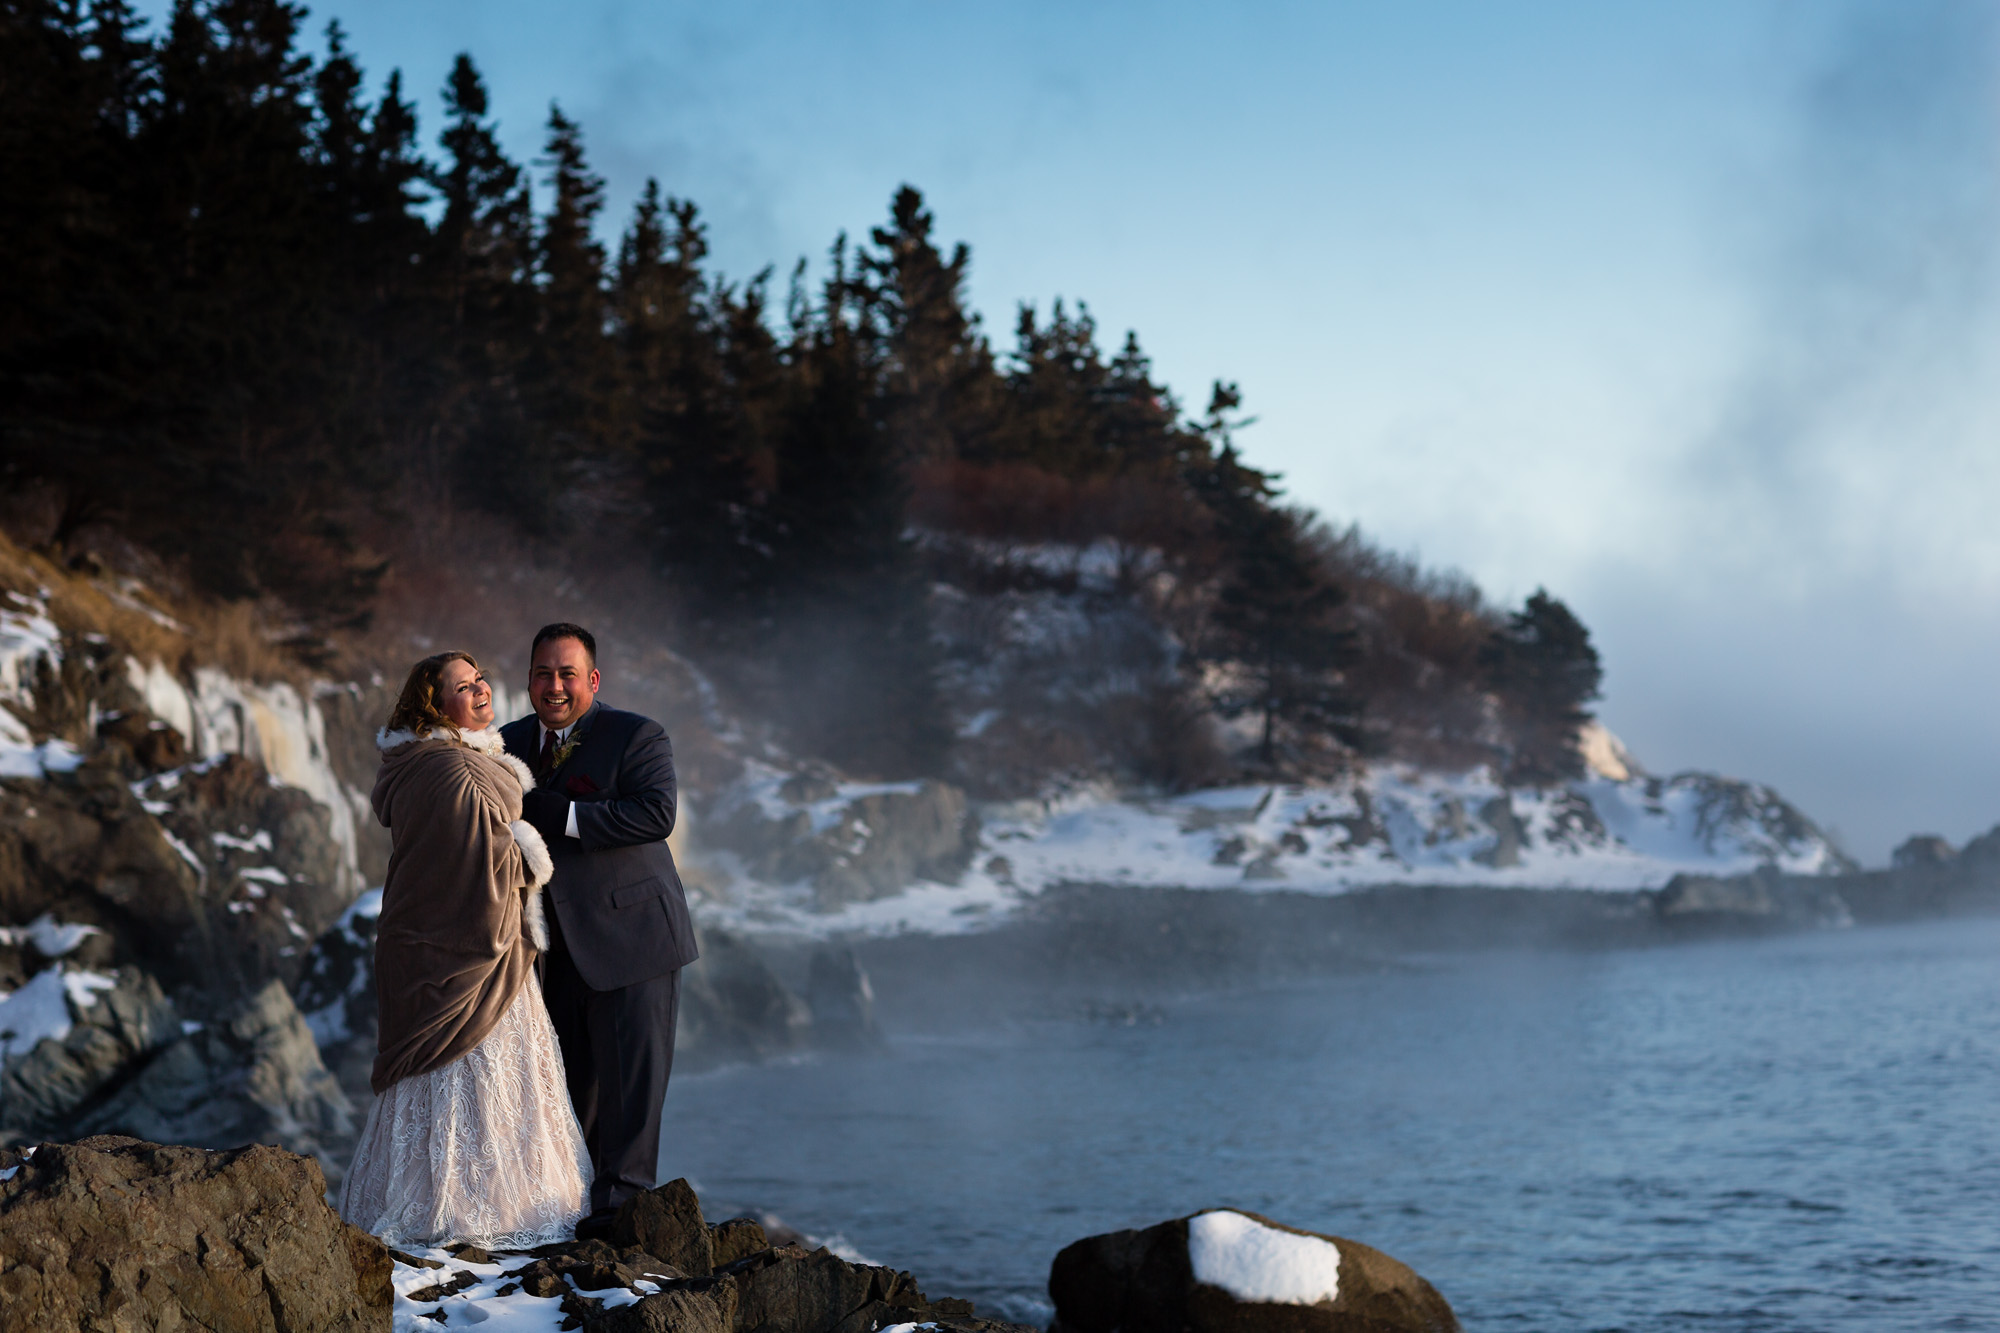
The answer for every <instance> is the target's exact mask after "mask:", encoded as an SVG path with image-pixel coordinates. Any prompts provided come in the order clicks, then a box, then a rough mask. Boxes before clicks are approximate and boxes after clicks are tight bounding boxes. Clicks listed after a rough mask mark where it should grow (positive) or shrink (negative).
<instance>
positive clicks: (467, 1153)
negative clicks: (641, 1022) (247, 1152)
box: [340, 652, 591, 1249]
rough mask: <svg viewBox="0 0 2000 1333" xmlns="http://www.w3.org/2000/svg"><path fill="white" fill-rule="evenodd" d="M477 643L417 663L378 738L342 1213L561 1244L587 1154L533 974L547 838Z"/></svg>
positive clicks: (482, 1236)
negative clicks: (367, 940) (365, 1002)
mask: <svg viewBox="0 0 2000 1333" xmlns="http://www.w3.org/2000/svg"><path fill="white" fill-rule="evenodd" d="M492 724H493V691H492V689H491V688H490V687H489V686H488V685H487V683H486V678H485V677H484V676H483V675H481V674H480V671H479V664H478V663H477V662H475V661H473V660H472V657H471V655H470V654H467V653H459V652H451V653H439V654H437V655H436V656H434V657H427V658H425V659H424V660H423V661H421V662H419V663H417V665H416V666H415V667H414V668H413V669H412V670H411V672H410V678H409V680H408V682H407V683H405V684H404V686H403V693H402V696H401V697H400V698H399V699H398V700H397V701H396V708H395V711H394V712H393V713H392V714H391V715H390V717H389V725H388V726H387V727H385V728H383V730H382V733H381V735H379V736H378V737H377V738H376V743H377V745H379V746H380V748H381V750H382V768H381V771H380V772H379V773H378V774H377V776H376V779H375V793H374V796H373V805H374V807H375V817H376V818H377V819H379V820H381V821H382V823H383V824H385V825H387V826H388V829H389V836H390V841H391V844H392V847H393V850H392V851H391V853H390V856H389V872H388V876H387V879H386V881H385V883H384V885H383V891H382V915H381V918H380V920H379V921H378V923H377V925H376V934H375V993H376V997H377V1000H378V1002H379V1005H380V1010H381V1018H380V1024H381V1026H380V1031H379V1036H378V1038H377V1050H378V1054H377V1056H376V1058H375V1068H374V1072H373V1077H372V1082H373V1084H374V1087H375V1092H376V1093H377V1097H376V1100H375V1105H374V1106H373V1107H372V1108H371V1109H370V1110H369V1112H368V1120H367V1123H366V1124H365V1125H364V1126H363V1128H362V1131H361V1140H360V1142H359V1144H358V1145H357V1146H356V1148H355V1152H354V1162H353V1165H352V1166H351V1167H350V1168H349V1169H348V1173H347V1179H346V1182H345V1184H344V1185H343V1186H342V1189H341V1198H340V1215H341V1216H342V1217H344V1218H346V1219H347V1220H348V1221H350V1222H352V1223H354V1224H355V1225H357V1226H359V1227H361V1228H362V1229H363V1230H366V1231H370V1232H373V1233H374V1234H375V1235H377V1236H379V1237H381V1238H382V1239H383V1240H384V1241H386V1242H388V1243H389V1244H392V1245H402V1246H434V1245H442V1244H444V1243H445V1242H447V1241H468V1242H470V1243H472V1244H475V1245H478V1246H481V1247H483V1248H486V1249H529V1248H532V1247H534V1246H536V1245H542V1244H546V1243H548V1242H550V1241H555V1240H562V1239H566V1238H568V1236H569V1235H570V1234H571V1230H572V1228H573V1227H574V1226H575V1224H576V1220H577V1218H579V1217H580V1216H582V1214H583V1211H584V1206H585V1197H586V1194H587V1192H588V1189H589V1186H590V1177H591V1169H590V1157H589V1154H588V1152H587V1151H586V1150H585V1148H584V1142H583V1134H582V1131H581V1130H580V1129H579V1128H578V1126H577V1120H576V1114H575V1112H574V1111H573V1110H572V1109H571V1108H570V1101H569V1093H568V1089H567V1086H566V1084H565V1082H564V1079H563V1065H562V1054H561V1051H560V1050H559V1049H558V1047H557V1045H556V1038H555V1030H554V1029H553V1028H552V1027H551V1026H550V1023H549V1015H548V1011H547V1010H546V1009H545V1008H543V1006H542V997H541V988H540V987H539V986H538V985H536V984H535V958H536V955H537V953H538V951H539V950H540V949H542V948H545V947H546V939H547V937H546V934H545V930H544V926H543V922H542V911H541V899H540V889H541V886H542V885H543V884H545V883H547V882H548V878H549V873H550V868H551V867H550V861H549V853H548V848H547V846H546V845H544V843H543V842H542V839H541V836H540V835H539V834H537V833H536V832H535V830H534V828H533V827H531V826H530V825H528V824H525V823H522V822H521V796H522V794H523V793H524V792H526V791H529V790H531V789H532V788H533V787H534V785H535V780H534V778H533V777H532V776H531V775H530V774H529V772H528V769H527V766H526V765H525V764H523V763H521V761H520V760H518V759H515V758H513V757H512V756H510V755H508V754H506V753H505V752H504V751H503V750H502V747H501V743H500V733H499V732H497V731H494V730H492V729H491V728H492Z"/></svg>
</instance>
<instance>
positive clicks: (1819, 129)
mask: <svg viewBox="0 0 2000 1333" xmlns="http://www.w3.org/2000/svg"><path fill="white" fill-rule="evenodd" d="M329 16H334V17H338V18H339V19H340V21H341V22H342V24H343V25H344V26H345V27H346V29H347V30H348V33H349V37H350V42H351V44H352V46H353V48H354V51H355V53H356V55H357V56H358V57H359V58H360V60H361V61H362V63H363V65H364V67H365V68H366V69H367V70H368V72H369V75H370V78H371V84H372V85H374V86H379V81H380V78H381V77H382V76H383V75H384V74H386V73H387V71H388V69H389V68H391V67H392V66H399V67H401V68H402V70H403V71H404V76H405V79H406V82H407V85H408V86H409V87H410V88H411V89H413V90H415V91H417V92H419V93H421V94H422V95H423V112H424V134H425V138H426V140H427V141H432V140H434V138H435V134H436V131H437V128H438V125H439V117H438V108H437V99H436V96H435V90H436V89H437V88H438V87H439V85H440V84H441V83H442V81H443V78H444V75H445V72H446V70H447V68H448V67H449V63H450V60H451V58H452V56H453V55H454V54H455V53H456V52H458V51H461V50H465V51H469V52H471V53H472V55H473V57H474V58H475V60H477V61H478V63H479V65H480V67H481V68H482V70H483V71H484V72H485V74H486V76H487V79H488V82H489V85H490V87H491V88H492V91H493V93H494V97H495V106H496V111H497V114H498V116H499V119H500V122H501V130H502V135H503V138H504V139H505V141H506V142H507V144H508V145H509V147H510V149H511V151H512V152H513V153H514V155H515V156H516V157H517V158H523V159H525V158H529V157H532V156H534V155H535V153H536V152H537V151H538V149H539V147H540V142H541V137H542V126H543V123H544V121H545V120H546V117H547V112H548V105H549V102H550V101H551V100H552V99H553V100H555V101H558V102H560V103H561V105H562V106H563V109H564V110H565V111H566V112H567V113H568V114H569V115H571V116H572V117H573V118H575V119H577V120H579V121H581V122H582V124H583V126H584V130H585V135H586V141H587V144H588V146H589V150H590V152H591V156H592V159H593V162H594V164H595V165H596V167H597V169H598V170H599V171H600V172H601V173H602V174H604V175H605V176H606V177H607V178H608V181H609V185H610V191H609V193H610V198H611V201H612V206H611V208H610V209H609V210H608V217H607V224H608V228H610V229H615V228H617V227H619V226H622V225H623V223H624V221H625V218H626V216H627V214H628V212H629V208H630V205H631V201H632V199H633V198H634V197H635V196H636V194H637V192H638V190H639V188H640V187H641V185H642V184H643V182H644V180H645V178H646V177H647V176H648V175H655V176H658V177H659V179H660V181H661V184H662V186H663V187H664V188H665V189H666V190H667V191H668V192H669V193H672V194H676V195H681V196H684V197H688V198H692V199H694V200H695V201H696V202H697V203H699V204H700V205H701V206H702V208H703V210H704V212H705V214H706V216H707V218H708V220H709V222H710V224H711V228H712V233H711V236H712V241H713V243H714V250H715V256H716V259H717V261H718V263H719V265H720V267H721V268H723V269H724V270H725V271H727V272H729V273H731V274H733V275H738V276H747V275H749V274H751V273H753V272H755V271H756V270H758V269H760V268H762V267H764V266H765V265H767V264H773V265H776V266H777V267H778V269H779V272H780V274H781V275H782V274H783V272H784V271H785V270H786V269H788V268H789V266H790V264H791V263H792V261H793V260H795V259H796V258H797V257H799V256H800V255H806V256H809V257H811V258H813V259H815V260H817V259H818V258H819V257H820V256H821V255H823V254H824V252H825V249H826V247H827V245H828V244H829V243H830V241H831V240H832V238H833V236H834V235H835V233H836V232H838V231H840V230H841V229H846V230H847V231H848V232H850V233H851V234H859V233H862V232H863V231H865V229H866V228H868V227H869V226H872V225H874V224H876V223H877V222H879V221H880V220H881V219H882V218H883V216H884V215H885V214H886V211H887V203H888V200H889V197H890V195H891V193H892V192H893V191H894V190H895V188H896V187H897V186H898V185H899V184H901V183H903V182H905V181H908V182H910V183H912V184H915V185H917V186H918V187H919V188H921V189H922V190H923V191H924V192H925V194H926V196H927V197H928V199H929V200H930V203H931V205H932V207H933V210H934V212H935V213H936V215H937V218H938V224H939V229H940V231H941V233H942V234H943V237H944V239H946V240H953V239H964V240H965V241H967V242H968V243H970V245H971V247H972V250H973V263H974V269H973V280H972V290H973V296H974V301H975V304H976V305H977V306H978V307H979V308H980V309H981V310H983V311H984V312H985V315H986V318H987V322H988V326H989V328H990V329H991V331H992V332H993V333H994V334H995V336H996V341H998V342H1000V343H1002V344H1003V345H1004V343H1005V342H1006V341H1008V338H1009V335H1010V333H1011V326H1012V317H1013V310H1014V306H1015V304H1016V302H1018V301H1020V300H1024V299H1027V300H1035V301H1039V302H1042V303H1044V304H1046V302H1047V301H1048V300H1049V299H1050V298H1051V297H1053V296H1056V295H1062V296H1065V297H1068V298H1071V299H1075V298H1079V297H1080V298H1083V299H1085V300H1087V301H1089V303H1090V305H1091V307H1092V309H1093V311H1094V312H1095V313H1096V314H1097V316H1098V318H1099V322H1100V325H1101V326H1102V327H1103V328H1104V329H1105V332H1106V340H1107V341H1115V340H1116V339H1117V338H1118V337H1119V336H1121V335H1122V332H1123V331H1124V330H1125V329H1127V328H1136V329H1137V330H1138V331H1139V333H1140V336H1141V338H1142V340H1143V342H1144V343H1145V345H1146V347H1147V349H1148V350H1149V351H1150V352H1151V354H1152V355H1153V357H1154V361H1155V365H1156V368H1157V369H1158V371H1159V372H1160V373H1161V374H1162V376H1163V377H1164V378H1165V379H1166V380H1167V381H1168V382H1169V383H1171V384H1172V385H1173V386H1174V387H1175V389H1176V391H1177V392H1178V393H1179V394H1180V396H1181V397H1182V399H1183V400H1184V402H1186V403H1187V404H1189V405H1190V406H1192V407H1199V406H1200V404H1201V400H1202V399H1203V398H1204V396H1205V393H1206V389H1207V385H1208V383H1209V381H1210V380H1211V379H1214V378H1216V377H1221V378H1225V379H1232V380H1236V381H1238V382H1240V383H1241V385H1242V387H1243V389H1244V391H1245V394H1246V396H1247V399H1248V406H1249V409H1250V410H1251V411H1253V412H1255V413H1256V414H1257V415H1258V416H1259V418H1260V420H1259V423H1258V424H1257V425H1256V426H1255V427H1253V428H1252V429H1251V430H1249V431H1248V432H1247V433H1246V434H1245V435H1244V436H1243V437H1242V443H1243V445H1244V447H1245V449H1246V451H1247V452H1248V453H1249V454H1250V456H1251V458H1252V459H1253V461H1255V462H1258V463H1259V464H1261V465H1263V466H1266V467H1270V468H1275V469H1277V470H1279V471H1281V472H1283V473H1284V474H1285V476H1286V479H1287V483H1288V485H1289V486H1290V488H1291V492H1292V494H1293V495H1294V496H1295V497H1296V498H1298V499H1299V500H1302V501H1304V502H1306V503H1309V504H1311V505H1313V506H1314V507H1315V508H1317V509H1319V510H1320V511H1321V512H1323V513H1324V514H1325V515H1326V516H1327V517H1328V518H1329V519H1332V520H1334V521H1336V522H1340V523H1346V522H1349V521H1358V522H1359V523H1360V524H1361V525H1362V526H1363V528H1364V530H1366V531H1368V532H1370V533H1372V534H1373V535H1374V536H1375V537H1376V538H1378V539H1379V540H1381V541H1383V542H1385V543H1386V544H1388V545H1391V546H1393V547H1396V548H1398V549H1401V550H1406V551H1414V552H1416V553H1418V554H1420V555H1421V556H1422V557H1423V558H1424V559H1425V560H1427V561H1429V562H1432V563H1436V564H1441V565H1450V566H1455V567H1458V568H1460V569H1463V570H1464V571H1466V572H1467V573H1469V574H1471V575H1472V576H1473V577H1475V578H1476V579H1478V580H1479V581H1480V583H1481V584H1482V585H1484V586H1485V587H1486V588H1487V589H1488V590H1489V592H1491V593H1492V594H1494V595H1495V596H1496V597H1497V598H1500V599H1502V600H1505V601H1518V600H1519V599H1520V598H1521V597H1523V596H1525V595H1526V594H1527V593H1528V592H1530V591H1532V590H1533V589H1534V588H1535V587H1536V586H1538V585H1544V584H1545V585H1546V586H1548V588H1549V589H1550V590H1551V591H1553V592H1555V593H1556V594H1557V595H1559V596H1561V597H1563V598H1565V599H1566V600H1568V601H1569V602H1570V603H1571V605H1572V606H1574V607H1575V608H1576V609H1577V611H1578V612H1579V613H1580V614H1581V615H1582V616H1583V618H1584V619H1585V621H1586V622H1587V623H1588V624H1589V625H1590V626H1591V627H1592V629H1593V631H1594V633H1595V634H1596V637H1597V642H1598V645H1599V647H1600V649H1601V651H1602V652H1603V654H1604V657H1605V661H1606V667H1607V677H1606V699H1605V701H1604V703H1603V705H1602V710H1601V711H1602V715H1603V716H1604V718H1605V720H1606V721H1607V722H1608V723H1609V724H1610V725H1611V726H1612V727H1613V728H1614V729H1615V730H1617V731H1618V732H1620V733H1621V734H1622V735H1623V736H1624V737H1625V739H1626V740H1627V742H1628V743H1629V744H1630V746H1631V747H1632V749H1633V750H1634V751H1635V752H1636V753H1637V754H1638V756H1639V757H1640V759H1641V760H1642V761H1643V762H1644V763H1645V764H1647V765H1648V766H1649V767H1650V768H1652V769H1654V770H1655V771H1662V772H1671V771H1675V770H1678V769H1682V768H1696V767H1699V768H1710V769H1717V770H1721V771H1724V772H1728V773H1732V774H1735V775H1739V776H1745V777H1754V778H1758V779H1762V780H1766V781H1770V782H1773V783H1774V784H1776V785H1777V786H1778V787H1779V789H1780V790H1782V791H1783V792H1784V793H1785V794H1787V795H1788V796H1790V797H1791V798H1792V799H1793V800H1795V801H1796V802H1798V803H1799V804H1800V805H1802V806H1803V807H1804V808H1805V809H1806V810H1807V811H1808V812H1809V813H1811V814H1813V815H1814V816H1815V817H1817V818H1819V819H1821V820H1822V821H1824V822H1827V823H1830V824H1832V825H1833V826H1835V827H1836V829H1837V830H1838V832H1839V833H1840V834H1841V835H1842V836H1843V837H1844V838H1845V840H1846V841H1847V843H1848V844H1849V845H1850V847H1851V848H1852V849H1853V850H1854V851H1856V852H1857V853H1859V854H1860V855H1862V856H1863V857H1864V858H1865V859H1868V860H1870V861H1880V860H1882V859H1885V858H1886V856H1887V853H1888V850H1889V848H1890V847H1891V846H1892V845H1893V844H1894V843H1895V842H1896V841H1898V840H1899V839H1900V838H1901V837H1902V836H1903V835H1905V834H1907V833H1910V832H1914V831H1919V830H1923V831H1936V832H1942V833H1944V834H1946V835H1947V836H1949V837H1951V838H1953V839H1954V840H1955V841H1962V840H1963V839H1964V838H1966V837H1967V836H1969V835H1971V834H1974V833H1977V832H1981V831H1984V830H1985V829H1987V828H1989V827H1991V826H1992V825H1994V824H1995V823H1996V822H2000V705H1996V701H1995V694H1994V689H1993V680H1994V674H1995V673H1994V671H1993V669H1992V664H1993V663H1994V662H1995V661H1996V660H2000V653H1996V650H2000V613H1996V611H1995V607H1996V605H2000V602H1997V601H1996V596H2000V523H1996V522H1995V520H1994V510H1995V507H1996V502H2000V450H1996V448H1995V447H1994V446H1995V443H1996V440H2000V434H1996V428H2000V410H1996V408H2000V404H1996V402H1995V390H1994V388H1993V386H1994V385H1996V384H2000V375H1996V374H1995V372H1996V370H2000V320H1996V319H1995V315H1994V305H1993V299H1992V298H1993V295H1994V293H1993V282H1994V260H1995V258H1996V249H1997V248H2000V77H1996V75H2000V9H1995V8H1994V7H1993V6H1991V5H1989V4H1985V3H1981V2H1980V0H1677V2H1676V3H1673V4H1664V3H1662V4H1654V5H1643V6H1642V5H1631V4H1619V5H1607V4H1603V3H1601V2H1600V3H1557V2H1555V0H1544V2H1542V3H1513V4H1507V5H1496V4H1493V3H1490V0H1418V2H1414V3H1396V4H1392V3H1388V2H1387V0H1373V2H1372V3H1365V4H1364V3H1338V2H1335V0H1325V2H1323V3H1317V4H1255V3H1245V4H1238V5H1234V6H1228V7H1222V6H1195V5H1188V4H1148V5H1139V4H1129V3H1127V4H1110V3H1089V2H1088V0H1070V2H1069V3H1064V4H1048V3H1030V4H1020V5H1015V6H1012V7H1007V8H1004V9H1003V8H1000V7H994V6H981V7H974V6H969V5H954V4H938V3H931V4H921V5H920V4H913V3H881V2H877V0H849V2H848V3H843V4H839V5H833V4H805V3H755V2H751V0H745V2H743V3H738V4H733V5H706V4H705V5H693V4H680V3H652V4H634V3H622V2H621V0H569V3H565V4H562V5H553V4H529V3H523V2H521V0H478V2H477V3H474V2H472V0H395V2H394V3H389V2H387V0H337V2H336V3H332V4H325V5H320V6H317V7H316V8H315V9H314V11H313V16H312V19H311V23H312V26H313V27H314V29H315V30H317V29H318V28H319V27H320V26H322V25H323V24H324V22H325V20H326V19H327V18H328V17H329Z"/></svg>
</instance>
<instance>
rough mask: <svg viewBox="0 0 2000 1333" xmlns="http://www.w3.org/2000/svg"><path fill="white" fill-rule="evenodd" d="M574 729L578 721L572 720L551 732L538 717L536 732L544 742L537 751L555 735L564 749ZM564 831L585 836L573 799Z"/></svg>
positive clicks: (557, 745) (540, 750)
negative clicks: (564, 744)
mask: <svg viewBox="0 0 2000 1333" xmlns="http://www.w3.org/2000/svg"><path fill="white" fill-rule="evenodd" d="M574 730H576V723H574V722H572V723H570V724H569V725H568V726H566V727H564V728H563V729H562V730H561V731H556V732H551V731H550V730H549V729H548V728H547V727H545V726H543V725H542V720H541V719H540V718H536V719H535V733H536V735H537V736H538V737H540V739H541V742H542V743H541V745H540V746H538V747H537V748H536V750H535V753H536V754H540V753H541V752H542V750H543V749H545V748H547V746H548V743H549V737H550V736H554V737H555V738H556V748H557V749H558V750H560V749H562V747H563V742H564V741H566V740H568V739H569V734H570V732H572V731H574ZM563 832H564V833H565V834H566V835H568V836H569V837H572V838H581V837H582V836H583V835H582V834H580V833H578V832H577V831H576V802H575V801H571V802H570V803H569V818H568V819H567V820H565V821H564V823H563Z"/></svg>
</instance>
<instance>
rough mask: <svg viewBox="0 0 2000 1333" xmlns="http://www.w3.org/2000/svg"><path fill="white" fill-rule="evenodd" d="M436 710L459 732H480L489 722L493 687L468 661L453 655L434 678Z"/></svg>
mask: <svg viewBox="0 0 2000 1333" xmlns="http://www.w3.org/2000/svg"><path fill="white" fill-rule="evenodd" d="M438 711H439V712H441V713H443V714H444V715H445V716H446V717H448V718H450V719H451V724H452V725H453V726H454V727H457V728H458V729H459V730H460V731H484V730H485V729H486V728H487V727H490V726H492V725H493V687H492V686H490V685H488V684H487V683H486V677H485V676H484V675H482V674H480V672H479V670H478V669H477V668H476V667H474V666H473V665H472V663H470V662H466V661H461V660H458V659H456V658H454V659H453V660H452V661H449V662H446V663H445V664H444V673H443V674H442V675H441V676H440V677H439V678H438Z"/></svg>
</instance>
